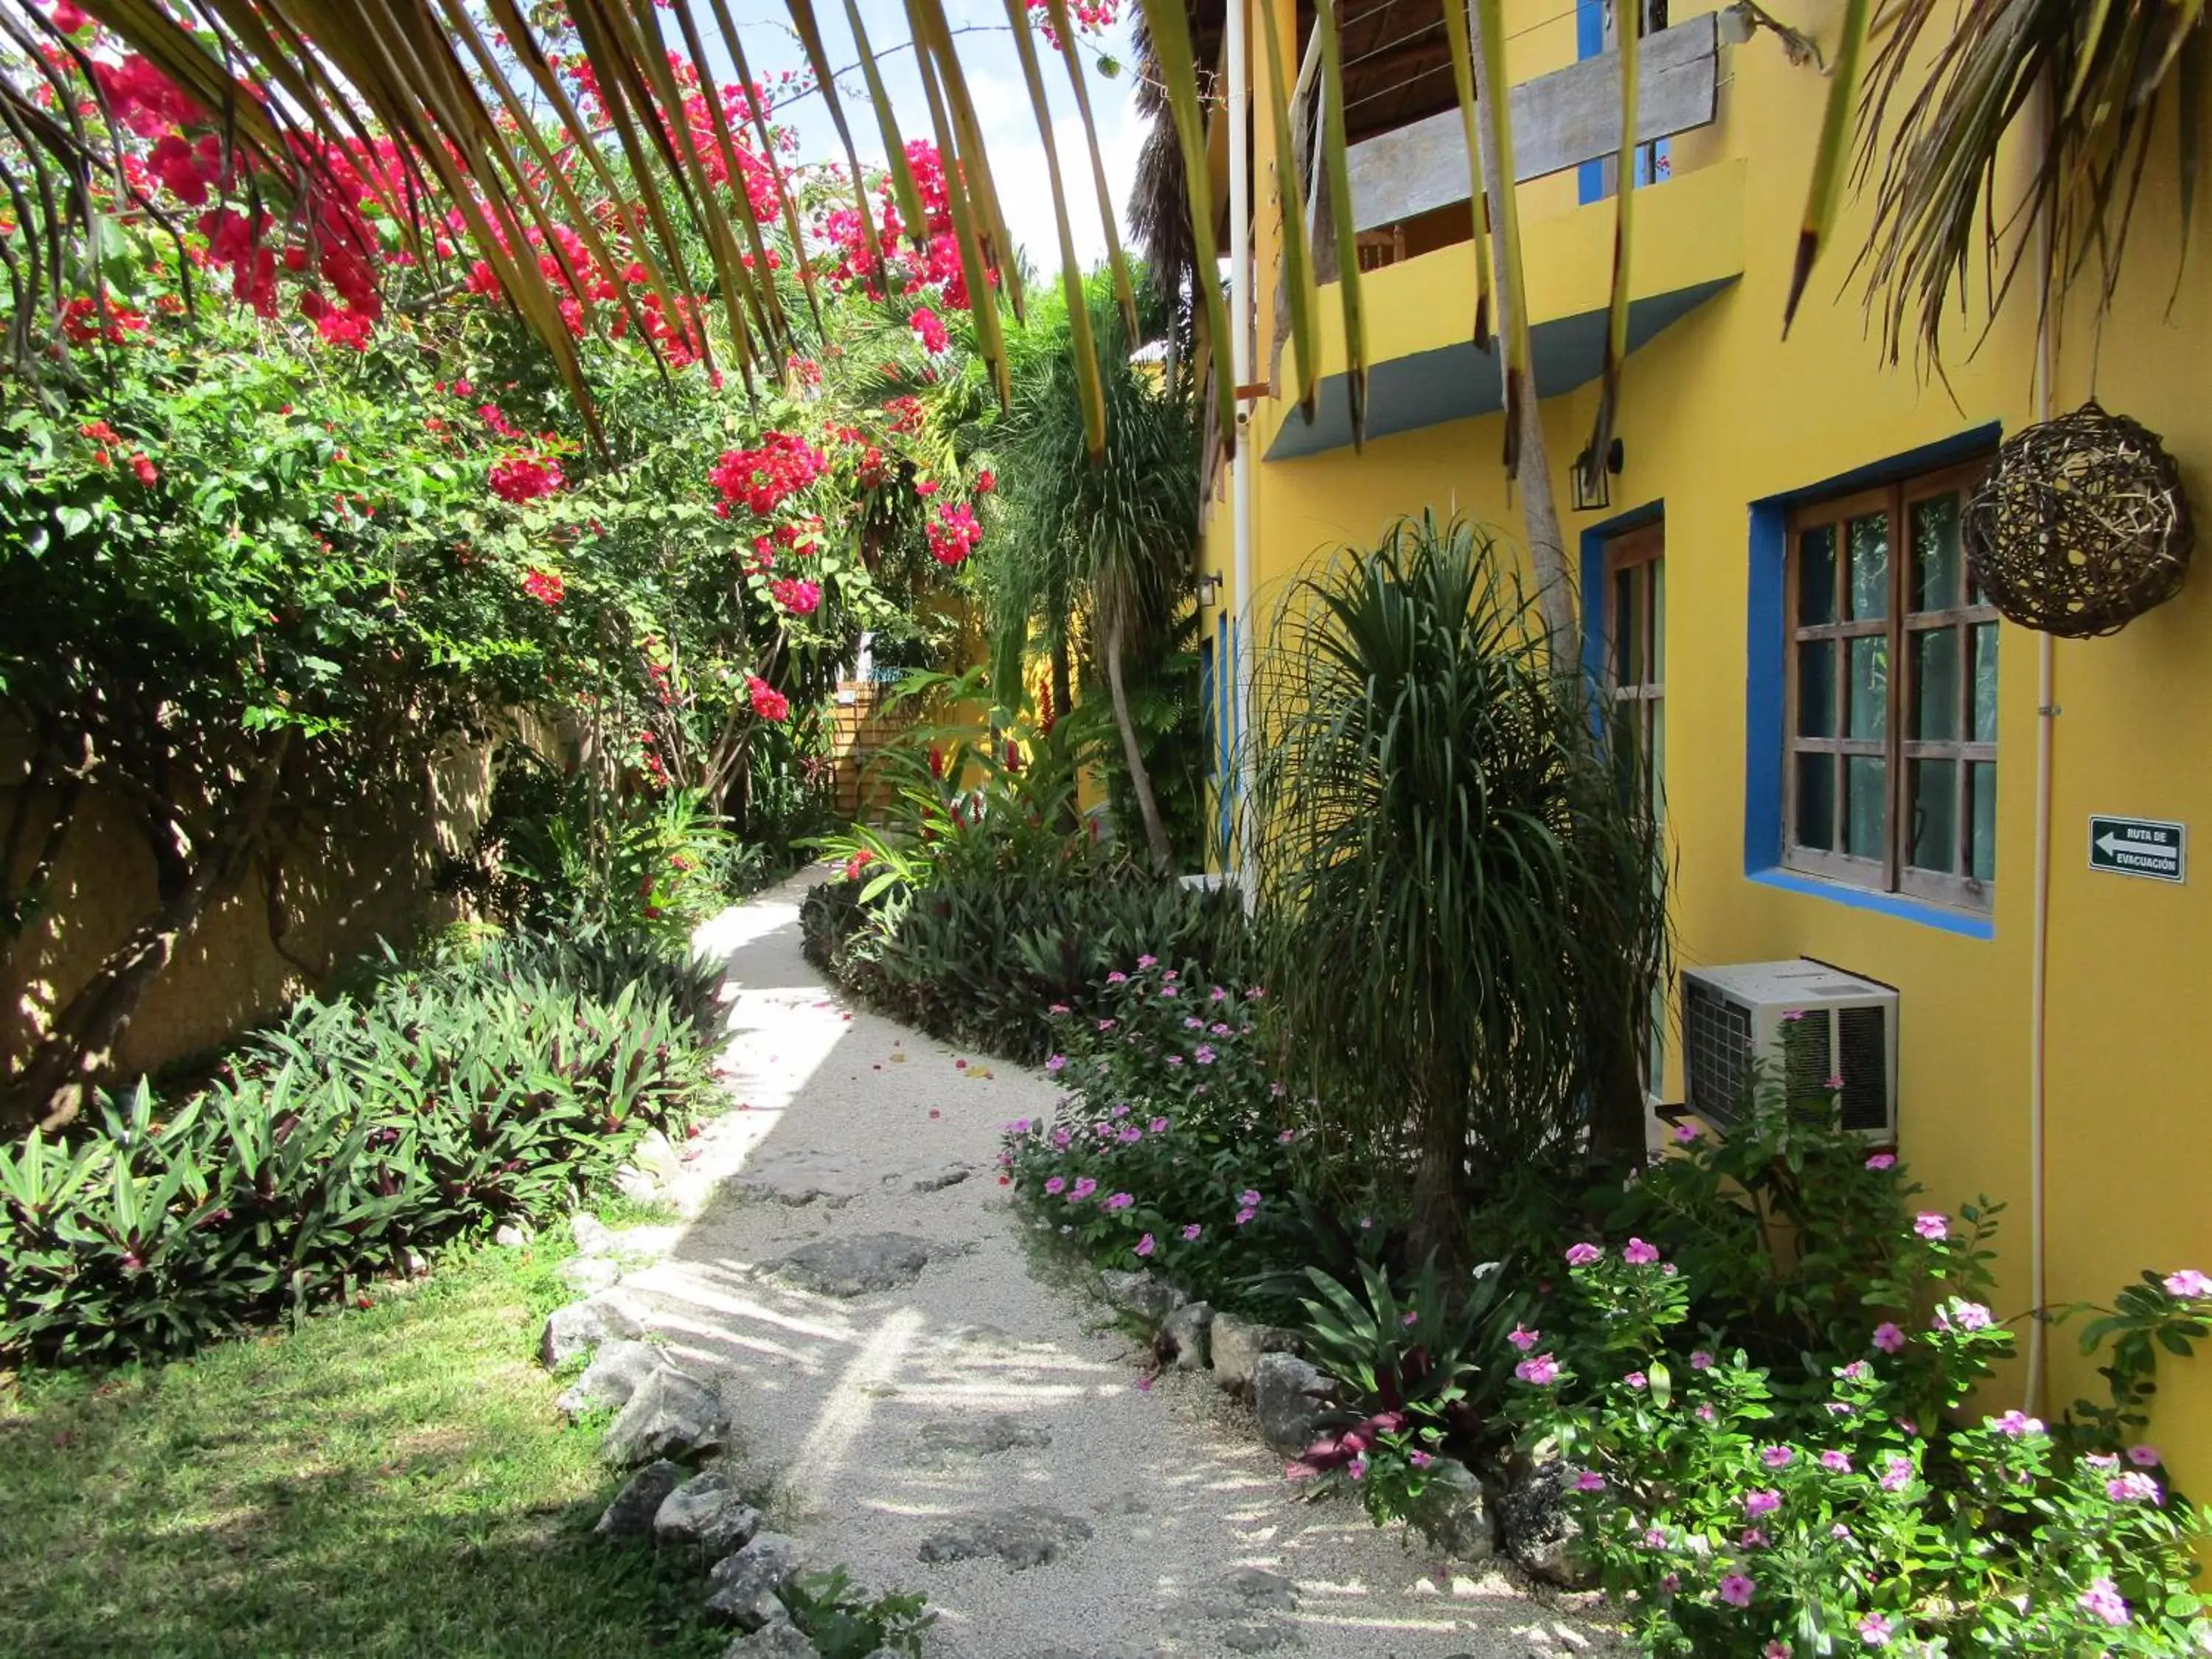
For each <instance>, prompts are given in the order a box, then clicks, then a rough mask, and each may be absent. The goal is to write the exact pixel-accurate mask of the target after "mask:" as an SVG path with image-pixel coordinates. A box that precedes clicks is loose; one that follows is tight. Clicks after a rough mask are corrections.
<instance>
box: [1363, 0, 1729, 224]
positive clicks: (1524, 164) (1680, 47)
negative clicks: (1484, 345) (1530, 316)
mask: <svg viewBox="0 0 2212 1659" xmlns="http://www.w3.org/2000/svg"><path fill="white" fill-rule="evenodd" d="M1638 68H1639V70H1640V71H1641V72H1640V75H1639V76H1638V80H1639V92H1638V98H1637V107H1636V142H1637V143H1639V144H1644V143H1650V142H1651V141H1653V140H1654V139H1657V138H1665V137H1671V136H1672V135H1673V134H1675V133H1678V132H1687V131H1691V130H1692V128H1695V127H1701V126H1704V125H1707V124H1708V123H1709V122H1711V120H1712V118H1713V116H1714V112H1715V110H1716V108H1717V99H1718V96H1719V87H1720V74H1719V70H1720V47H1719V39H1718V36H1717V33H1715V29H1714V23H1713V15H1712V14H1711V12H1705V13H1703V14H1701V15H1699V16H1696V17H1692V18H1691V19H1690V20H1689V21H1686V22H1682V23H1677V24H1676V25H1674V27H1672V28H1669V29H1663V30H1662V31H1661V32H1660V33H1657V34H1655V35H1653V36H1651V37H1650V39H1649V40H1646V41H1644V46H1643V55H1642V62H1641V63H1640V64H1639V65H1638ZM1508 100H1509V104H1510V108H1511V109H1512V112H1513V162H1514V167H1513V176H1514V182H1515V183H1516V184H1526V183H1528V180H1530V179H1541V178H1545V177H1547V175H1549V174H1551V173H1562V172H1565V170H1566V169H1567V168H1569V167H1578V166H1580V165H1581V164H1582V163H1583V162H1584V161H1595V160H1597V159H1598V158H1599V157H1601V156H1603V155H1612V154H1613V153H1614V152H1615V151H1617V150H1618V149H1619V148H1620V59H1619V58H1617V57H1616V56H1615V55H1614V54H1613V53H1612V52H1607V53H1605V54H1604V55H1602V56H1601V57H1597V58H1584V59H1583V61H1582V62H1581V63H1579V64H1572V65H1571V66H1570V67H1568V68H1566V69H1563V70H1555V71H1554V72H1553V73H1552V74H1550V75H1540V76H1537V77H1536V78H1535V79H1534V80H1533V81H1523V82H1521V83H1520V84H1519V85H1518V86H1516V87H1514V88H1512V89H1511V90H1510V93H1509V94H1508ZM1348 159H1349V161H1350V166H1351V173H1352V223H1353V227H1354V228H1356V229H1359V230H1370V229H1373V228H1376V227H1377V226H1381V225H1390V224H1396V223H1398V222H1400V221H1401V220H1406V219H1411V218H1413V217H1414V216H1416V215H1419V214H1423V213H1427V212H1429V211H1431V210H1433V209H1436V208H1440V207H1449V206H1451V205H1453V204H1455V203H1459V202H1464V201H1465V200H1467V180H1468V166H1467V145H1466V143H1465V139H1464V129H1463V128H1462V125H1461V122H1460V115H1459V109H1458V107H1457V106H1453V107H1452V108H1450V109H1448V110H1444V111H1442V112H1439V113H1437V114H1435V115H1431V116H1428V117H1426V118H1424V119H1422V120H1419V121H1415V122H1413V124H1412V125H1408V126H1403V127H1400V128H1399V129H1398V130H1397V131H1395V132H1385V133H1382V134H1379V135H1377V136H1376V137H1373V138H1370V139H1367V140H1365V141H1364V142H1363V143H1357V144H1354V145H1352V150H1351V155H1350V156H1349V158H1348Z"/></svg>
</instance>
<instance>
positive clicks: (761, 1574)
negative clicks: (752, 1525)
mask: <svg viewBox="0 0 2212 1659" xmlns="http://www.w3.org/2000/svg"><path fill="white" fill-rule="evenodd" d="M802 1559H805V1558H804V1554H803V1553H802V1552H801V1550H800V1549H799V1541H798V1540H797V1539H795V1538H787V1537H786V1536H785V1535H784V1534H781V1533H780V1532H763V1533H759V1534H755V1536H754V1538H753V1541H752V1542H751V1543H750V1544H747V1545H746V1546H745V1547H744V1548H743V1549H741V1550H739V1551H738V1552H737V1553H736V1554H734V1555H732V1556H728V1557H726V1559H722V1560H720V1561H718V1562H716V1563H715V1564H714V1571H712V1572H710V1573H708V1575H707V1582H708V1584H709V1585H710V1586H711V1587H712V1593H711V1594H710V1595H708V1597H707V1616H708V1618H710V1619H714V1620H719V1621H720V1622H721V1623H723V1624H728V1625H735V1626H737V1627H738V1629H739V1630H758V1629H760V1628H761V1627H762V1626H763V1625H771V1624H776V1623H779V1622H781V1621H783V1620H787V1618H788V1617H789V1615H788V1614H787V1613H786V1612H785V1611H784V1606H783V1603H782V1601H780V1600H779V1599H778V1597H777V1592H778V1591H780V1590H781V1589H782V1588H783V1587H784V1586H785V1585H786V1584H787V1583H790V1582H791V1580H792V1577H793V1575H794V1574H796V1573H797V1572H798V1571H799V1563H800V1561H801V1560H802Z"/></svg>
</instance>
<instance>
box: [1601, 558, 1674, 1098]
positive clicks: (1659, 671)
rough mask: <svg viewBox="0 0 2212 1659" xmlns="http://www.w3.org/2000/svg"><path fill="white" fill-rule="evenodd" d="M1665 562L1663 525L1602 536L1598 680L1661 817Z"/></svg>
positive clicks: (1648, 1058)
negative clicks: (1636, 574) (1624, 669)
mask: <svg viewBox="0 0 2212 1659" xmlns="http://www.w3.org/2000/svg"><path fill="white" fill-rule="evenodd" d="M1666 557H1667V526H1666V521H1665V520H1654V521H1653V522H1651V523H1650V524H1646V525H1639V526H1637V527H1636V528H1635V529H1633V530H1629V531H1625V532H1622V533H1621V534H1620V535H1618V536H1613V537H1611V538H1607V541H1606V544H1605V611H1604V615H1605V635H1604V641H1603V643H1604V646H1605V678H1604V688H1605V693H1606V696H1607V700H1608V702H1609V703H1610V705H1611V707H1612V708H1613V710H1614V711H1615V712H1616V713H1618V714H1621V715H1623V716H1625V717H1626V721H1627V723H1628V724H1629V725H1630V726H1632V727H1633V728H1634V732H1635V741H1636V744H1637V754H1636V760H1635V763H1636V766H1637V769H1638V776H1637V784H1638V787H1641V788H1643V789H1644V791H1645V792H1646V793H1647V794H1648V795H1649V796H1650V799H1651V800H1652V801H1653V802H1654V803H1655V805H1656V808H1657V810H1658V811H1661V812H1662V813H1663V812H1664V811H1665V810H1666V809H1665V783H1666V780H1665V779H1664V778H1663V777H1658V776H1655V773H1656V772H1657V770H1658V769H1659V768H1660V764H1661V763H1660V757H1659V744H1658V742H1657V738H1659V736H1660V733H1661V728H1660V723H1661V722H1662V721H1663V720H1665V719H1666V718H1667V714H1666V709H1667V652H1666V647H1665V639H1666V618H1665V605H1664V604H1663V602H1662V599H1661V596H1660V592H1659V588H1660V581H1659V579H1658V573H1659V572H1660V571H1661V570H1662V569H1663V568H1665V563H1666ZM1638 569H1641V570H1642V571H1643V572H1644V580H1642V581H1641V582H1638V583H1632V584H1631V589H1632V592H1634V593H1635V594H1636V596H1637V599H1636V603H1637V607H1638V614H1637V616H1636V617H1635V618H1634V619H1633V620H1634V624H1635V625H1634V627H1633V629H1632V630H1631V631H1630V632H1629V633H1628V634H1627V635H1626V636H1625V637H1624V635H1623V633H1622V629H1621V622H1622V618H1621V615H1620V576H1621V574H1623V573H1624V572H1626V571H1632V570H1638ZM1625 643H1626V644H1630V645H1632V646H1633V645H1639V644H1640V647H1641V649H1642V650H1643V652H1644V660H1643V661H1641V662H1638V661H1636V660H1633V659H1632V660H1631V662H1630V663H1629V668H1630V670H1631V671H1632V673H1633V675H1634V678H1632V679H1627V680H1624V679H1623V678H1622V677H1621V672H1620V669H1621V654H1622V650H1623V647H1624V644H1625ZM1653 1000H1654V1002H1655V1003H1656V1005H1657V1006H1656V1010H1655V1012H1654V1016H1653V1018H1652V1019H1651V1021H1650V1025H1649V1029H1648V1031H1647V1036H1646V1041H1645V1042H1644V1044H1642V1045H1639V1052H1638V1056H1637V1060H1638V1073H1639V1074H1640V1081H1641V1083H1642V1085H1643V1089H1644V1100H1645V1103H1647V1104H1650V1105H1653V1106H1656V1105H1657V1104H1659V1103H1660V1102H1661V1100H1662V1098H1663V1097H1662V1093H1661V1088H1662V1078H1663V1076H1664V1073H1665V1051H1666V1046H1667V1034H1666V1031H1665V1030H1664V1027H1665V1024H1666V1018H1667V1012H1668V1000H1667V994H1666V991H1665V988H1664V987H1663V986H1661V987H1654V992H1653Z"/></svg>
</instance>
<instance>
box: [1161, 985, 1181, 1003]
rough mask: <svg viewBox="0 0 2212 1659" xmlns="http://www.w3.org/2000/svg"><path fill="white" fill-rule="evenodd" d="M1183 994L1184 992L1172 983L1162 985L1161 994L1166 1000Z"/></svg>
mask: <svg viewBox="0 0 2212 1659" xmlns="http://www.w3.org/2000/svg"><path fill="white" fill-rule="evenodd" d="M1181 995H1182V992H1181V991H1179V990H1177V989H1176V987H1174V986H1172V985H1163V986H1162V987H1160V996H1161V997H1162V999H1163V1000H1169V1001H1172V1000H1174V999H1175V998H1176V997H1178V996H1181Z"/></svg>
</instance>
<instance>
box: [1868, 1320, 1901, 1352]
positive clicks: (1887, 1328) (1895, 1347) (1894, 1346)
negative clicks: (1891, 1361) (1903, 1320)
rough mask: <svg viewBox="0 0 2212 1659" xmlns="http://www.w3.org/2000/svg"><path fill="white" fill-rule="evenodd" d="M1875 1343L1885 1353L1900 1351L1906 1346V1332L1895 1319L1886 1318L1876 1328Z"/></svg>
mask: <svg viewBox="0 0 2212 1659" xmlns="http://www.w3.org/2000/svg"><path fill="white" fill-rule="evenodd" d="M1874 1345H1875V1347H1877V1348H1880V1349H1881V1351H1882V1352H1884V1353H1899V1352H1903V1351H1904V1348H1905V1333H1904V1332H1903V1331H1902V1330H1900V1329H1899V1328H1898V1326H1897V1322H1895V1321H1894V1320H1889V1319H1885V1320H1883V1321H1882V1322H1881V1324H1879V1325H1877V1326H1875V1328H1874Z"/></svg>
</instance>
